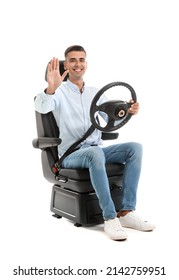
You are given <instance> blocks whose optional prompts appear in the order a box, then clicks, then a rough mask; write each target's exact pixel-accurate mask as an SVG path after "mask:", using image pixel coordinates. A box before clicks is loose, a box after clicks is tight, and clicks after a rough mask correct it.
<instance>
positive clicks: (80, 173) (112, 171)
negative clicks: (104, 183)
mask: <svg viewBox="0 0 179 280" xmlns="http://www.w3.org/2000/svg"><path fill="white" fill-rule="evenodd" d="M123 170H124V164H107V165H106V172H107V175H108V177H113V176H119V175H122V174H123ZM60 175H61V176H64V177H68V178H70V179H73V180H77V181H88V180H90V176H89V170H88V169H61V170H60Z"/></svg>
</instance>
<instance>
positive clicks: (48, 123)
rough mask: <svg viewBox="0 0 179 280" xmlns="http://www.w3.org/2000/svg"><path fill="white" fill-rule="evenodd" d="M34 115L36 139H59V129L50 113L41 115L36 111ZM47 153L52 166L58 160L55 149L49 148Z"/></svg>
mask: <svg viewBox="0 0 179 280" xmlns="http://www.w3.org/2000/svg"><path fill="white" fill-rule="evenodd" d="M35 115H36V127H37V135H38V137H54V138H58V137H59V129H58V126H57V124H56V121H55V118H54V115H53V113H52V112H49V113H47V114H41V113H38V112H37V111H36V112H35ZM47 151H48V153H50V154H51V157H52V161H53V162H52V164H54V162H56V161H57V160H58V151H57V147H50V148H48V149H47Z"/></svg>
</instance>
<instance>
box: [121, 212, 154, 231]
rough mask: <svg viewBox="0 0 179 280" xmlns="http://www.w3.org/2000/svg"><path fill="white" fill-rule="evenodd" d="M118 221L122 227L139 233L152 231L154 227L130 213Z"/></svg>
mask: <svg viewBox="0 0 179 280" xmlns="http://www.w3.org/2000/svg"><path fill="white" fill-rule="evenodd" d="M119 221H120V223H121V225H122V226H123V227H127V228H133V229H137V230H141V231H152V230H153V229H155V225H153V224H151V223H149V222H147V221H144V220H142V219H141V218H140V217H139V216H138V215H137V214H136V213H135V212H133V211H131V212H129V213H128V214H127V215H125V216H124V217H120V218H119Z"/></svg>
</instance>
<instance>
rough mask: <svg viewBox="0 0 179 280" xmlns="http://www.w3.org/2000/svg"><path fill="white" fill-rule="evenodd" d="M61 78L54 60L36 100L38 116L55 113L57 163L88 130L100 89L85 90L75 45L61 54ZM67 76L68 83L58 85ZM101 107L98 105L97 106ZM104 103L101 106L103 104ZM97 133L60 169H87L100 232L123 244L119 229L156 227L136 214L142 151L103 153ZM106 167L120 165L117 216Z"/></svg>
mask: <svg viewBox="0 0 179 280" xmlns="http://www.w3.org/2000/svg"><path fill="white" fill-rule="evenodd" d="M64 68H65V72H64V74H63V75H62V76H61V75H60V73H59V60H58V59H57V58H53V59H52V60H51V61H50V63H49V64H48V69H47V82H48V86H47V88H46V90H45V91H44V92H42V93H41V94H38V95H37V97H36V99H35V108H36V110H37V111H38V112H40V113H44V114H45V113H48V112H49V111H53V114H54V117H55V119H56V122H57V125H58V127H59V129H60V138H61V139H62V143H61V144H60V145H59V146H58V153H59V157H61V156H62V155H63V154H64V152H65V151H66V150H67V149H68V148H69V147H70V146H71V145H72V144H73V143H74V142H76V141H77V140H78V139H80V138H82V136H83V135H84V133H85V132H86V131H87V130H88V128H89V127H90V126H91V122H90V116H89V110H90V105H91V101H92V100H93V97H94V96H95V94H96V93H97V91H98V89H96V88H93V87H87V86H86V85H85V83H84V81H83V76H84V74H85V72H86V69H87V62H86V51H85V50H84V48H83V47H81V46H78V45H74V46H71V47H69V48H67V50H66V51H65V62H64ZM67 74H68V80H67V82H66V83H62V82H63V80H64V78H65V76H66V75H67ZM100 102H102V99H101V100H100ZM102 103H103V102H102ZM129 110H130V113H131V114H133V115H135V114H137V113H138V110H139V104H138V103H134V102H133V101H131V108H130V109H129ZM101 145H102V140H101V132H100V131H99V130H97V129H95V131H94V132H93V133H92V134H91V135H90V136H89V137H87V139H86V140H85V141H83V143H81V145H80V147H79V149H78V150H76V151H74V152H73V153H71V154H70V155H68V156H67V157H66V158H65V159H64V160H63V163H62V165H63V167H64V168H89V173H90V179H91V182H92V185H93V187H94V190H95V192H96V195H97V196H98V199H99V204H100V207H101V209H102V213H103V217H104V231H105V232H106V233H107V235H108V236H109V237H110V238H111V239H113V240H124V239H126V238H127V233H126V231H125V230H124V228H123V227H130V228H133V229H137V230H142V231H151V230H153V229H154V228H155V226H154V225H152V224H150V223H148V222H147V221H143V220H142V219H141V218H140V217H138V216H137V215H136V213H135V211H134V210H135V208H136V195H137V187H138V181H139V177H140V171H141V163H142V146H141V144H139V143H134V142H130V143H123V144H115V145H111V146H108V147H103V146H101ZM105 163H124V164H125V167H124V175H123V197H122V203H121V210H120V212H119V213H116V210H115V206H114V203H113V200H112V198H111V194H110V190H109V182H108V178H107V175H106V169H105Z"/></svg>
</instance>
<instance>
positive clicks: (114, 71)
mask: <svg viewBox="0 0 179 280" xmlns="http://www.w3.org/2000/svg"><path fill="white" fill-rule="evenodd" d="M178 12H179V11H178V7H177V1H174V0H170V1H165V0H161V1H160V0H155V1H153V0H150V1H144V0H136V1H134V0H126V1H122V0H112V1H106V0H101V1H100V0H96V1H82V0H76V1H72V0H68V1H61V0H58V1H57V0H50V1H46V0H44V1H38V0H36V1H32V0H31V1H20V0H16V1H8V0H7V1H4V3H2V2H1V6H0V28H1V52H0V65H1V68H0V71H1V74H0V77H1V86H0V89H1V110H0V114H1V115H0V121H1V138H0V139H1V161H0V162H1V163H0V164H1V196H0V200H1V201H0V207H1V209H0V213H1V222H0V223H1V243H2V244H1V250H0V251H1V272H0V273H1V274H2V277H1V278H2V279H8V280H9V279H16V278H17V276H16V277H15V276H13V269H14V268H17V266H21V267H22V268H29V267H31V266H33V267H35V266H36V267H38V268H53V267H54V266H56V267H58V268H66V267H67V266H68V265H70V266H71V267H74V268H96V269H103V270H104V274H100V275H99V276H88V277H87V276H85V279H93V278H94V279H107V278H110V279H111V278H113V279H117V278H120V277H121V279H135V278H136V279H138V278H139V276H138V277H137V276H134V275H133V276H130V277H129V276H128V277H127V276H123V277H122V276H120V275H119V276H105V268H106V267H107V266H112V267H114V266H117V267H118V268H119V267H120V266H164V267H165V269H166V273H167V276H150V277H149V276H142V278H143V279H160V278H161V279H164V278H165V279H167V280H168V279H175V278H176V275H177V274H178V273H177V260H176V259H177V256H174V253H175V252H176V253H177V252H178V215H177V214H178V213H177V212H178V209H177V205H178V197H177V194H178V192H177V189H178V157H179V152H178V140H179V139H178V135H177V130H178V89H179V87H178V65H179V55H178V49H179V43H178V34H179V32H178V26H179V18H178ZM72 44H81V45H83V46H84V48H85V49H86V51H87V53H88V57H87V59H88V71H87V73H86V77H85V81H86V83H87V84H89V85H94V86H97V87H99V88H100V87H102V86H104V85H106V84H107V83H108V82H113V81H123V82H127V83H129V84H131V85H132V86H133V87H134V89H135V91H136V93H137V97H138V101H139V102H140V107H141V109H140V113H139V115H138V116H135V117H134V118H133V119H132V120H131V121H130V122H129V123H128V124H127V125H126V126H125V127H123V128H122V129H121V130H120V131H119V132H120V138H119V140H118V141H128V140H129V141H132V140H133V141H139V142H141V143H142V144H143V146H144V161H143V169H142V175H141V180H140V184H139V192H138V204H137V212H138V213H139V214H140V215H142V216H144V217H146V218H147V219H149V220H151V221H152V222H154V223H156V226H157V228H156V230H155V231H154V232H153V233H142V232H136V231H133V230H127V232H128V235H129V238H128V241H126V242H114V241H112V240H110V239H108V237H107V236H106V235H105V234H104V232H103V228H102V226H97V227H91V228H84V227H83V228H76V227H74V226H73V224H72V223H71V222H70V221H68V220H66V219H62V220H56V219H54V218H52V216H51V213H50V210H49V207H50V196H51V185H50V183H49V182H47V181H46V180H45V179H44V178H43V175H42V170H41V159H40V151H39V150H35V149H33V147H32V144H31V143H32V139H33V138H35V137H36V126H35V116H34V104H33V98H34V96H35V95H36V94H37V93H39V92H41V91H42V90H43V89H44V88H45V86H46V83H45V82H44V69H45V67H46V64H47V62H48V61H49V60H50V59H51V57H53V56H56V57H59V58H63V53H64V50H65V49H66V48H67V47H68V46H70V45H72ZM33 277H35V276H31V277H30V276H19V277H18V279H31V278H33ZM69 277H70V276H69ZM69 277H68V276H63V277H62V276H61V277H59V276H56V277H55V276H54V277H52V276H36V277H35V278H34V279H68V278H69ZM125 277H127V278H125ZM172 277H173V278H172ZM74 278H75V279H80V277H79V276H78V277H77V278H76V277H74ZM81 278H82V277H81ZM82 279H84V277H83V278H82Z"/></svg>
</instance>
